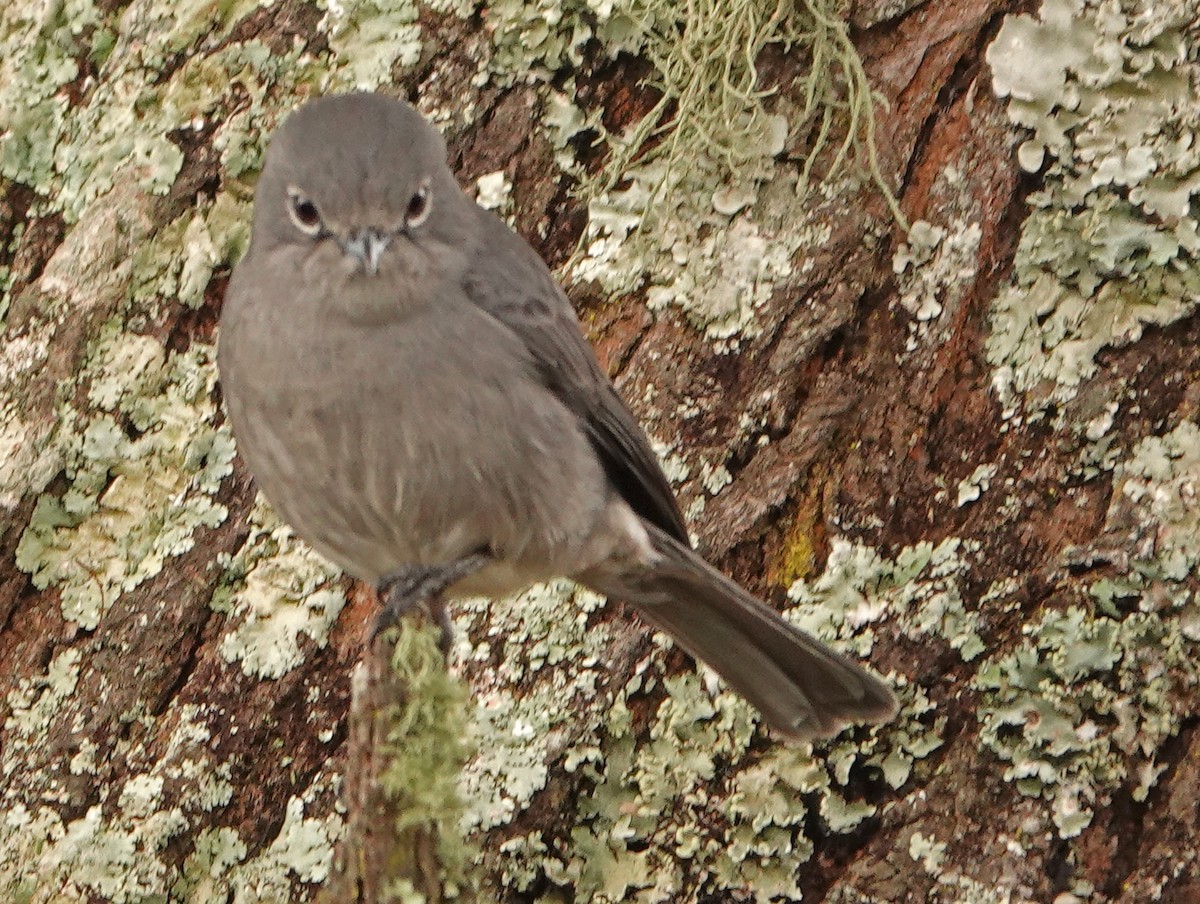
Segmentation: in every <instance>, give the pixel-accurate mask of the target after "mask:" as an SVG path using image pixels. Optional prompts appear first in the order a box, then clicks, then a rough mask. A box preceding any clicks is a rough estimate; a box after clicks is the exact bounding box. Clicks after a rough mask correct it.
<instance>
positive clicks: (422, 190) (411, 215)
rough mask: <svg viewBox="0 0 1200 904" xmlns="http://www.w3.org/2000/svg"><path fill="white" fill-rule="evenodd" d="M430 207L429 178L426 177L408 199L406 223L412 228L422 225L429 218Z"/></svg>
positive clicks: (405, 213) (405, 214) (405, 215)
mask: <svg viewBox="0 0 1200 904" xmlns="http://www.w3.org/2000/svg"><path fill="white" fill-rule="evenodd" d="M429 208H430V198H429V180H428V179H426V180H425V181H424V182H422V183H421V184H420V186H418V188H417V190H416V191H415V192H413V196H412V197H411V198H409V199H408V208H407V209H406V210H405V211H404V225H405V226H407V227H408V228H410V229H412V228H415V227H417V226H420V225H421V224H422V223H424V222H425V221H426V220H427V219H428V218H429Z"/></svg>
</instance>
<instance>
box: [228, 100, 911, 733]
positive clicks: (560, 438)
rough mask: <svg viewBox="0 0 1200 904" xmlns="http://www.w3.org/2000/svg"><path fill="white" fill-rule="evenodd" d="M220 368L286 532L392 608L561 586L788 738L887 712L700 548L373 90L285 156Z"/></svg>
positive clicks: (879, 686)
mask: <svg viewBox="0 0 1200 904" xmlns="http://www.w3.org/2000/svg"><path fill="white" fill-rule="evenodd" d="M217 365H218V371H219V377H220V383H221V386H222V391H223V395H224V401H225V405H226V408H227V411H228V416H229V419H230V422H231V425H232V428H233V433H234V436H235V438H236V442H237V446H238V449H239V452H240V454H241V456H242V458H243V460H244V461H245V463H246V465H247V467H248V469H249V471H250V473H251V475H252V476H253V478H254V480H255V482H256V483H257V485H258V487H259V488H260V489H261V491H262V493H263V495H264V496H265V497H266V499H267V500H268V501H269V502H270V503H271V505H272V506H273V507H274V508H275V509H276V510H277V511H278V512H279V514H280V515H281V516H282V518H283V519H284V520H285V521H286V522H288V523H289V524H290V525H291V526H292V528H293V529H294V530H295V531H296V533H297V534H298V535H299V536H300V537H302V538H303V539H304V540H306V541H307V542H308V543H309V544H310V545H311V546H312V547H313V548H315V549H316V550H317V551H318V552H320V553H322V554H323V555H325V556H326V557H328V558H329V559H330V560H332V561H333V562H334V563H336V564H337V565H338V566H340V567H341V568H342V569H343V570H344V571H345V572H347V573H349V574H351V575H353V576H354V577H356V578H358V579H361V580H363V581H366V582H368V583H370V584H372V585H374V586H375V587H376V588H377V589H378V590H379V592H380V595H381V597H382V598H383V599H384V608H383V612H382V614H381V624H388V623H390V622H391V621H394V620H395V619H396V618H398V617H399V616H400V614H402V613H403V611H404V610H405V609H406V608H407V607H409V606H411V605H412V602H413V600H414V599H417V598H421V597H437V598H438V599H443V600H450V601H453V600H456V599H461V598H464V597H475V596H486V597H492V598H498V597H503V596H508V595H511V594H515V593H517V592H519V591H521V590H523V589H525V588H527V587H529V586H530V585H532V584H534V583H537V582H540V581H545V580H549V579H553V578H558V577H563V576H565V577H568V578H571V579H573V580H574V581H576V582H577V583H579V584H582V585H583V586H586V587H588V588H591V589H592V590H594V591H596V592H598V593H600V594H603V595H605V596H606V597H608V598H610V599H613V600H619V601H623V602H624V603H625V604H626V605H628V606H630V607H632V609H633V610H634V611H635V612H636V613H637V614H638V615H639V616H640V617H641V618H643V619H644V620H645V621H646V622H648V623H649V624H650V625H651V626H653V627H655V628H658V629H661V630H662V631H664V632H666V633H667V634H668V635H670V636H671V637H672V638H673V639H674V641H675V642H676V643H678V644H679V645H680V646H681V647H682V648H683V649H684V650H685V651H687V652H688V653H689V654H690V655H691V656H693V657H694V658H696V659H698V660H700V661H702V662H705V663H707V664H708V665H709V666H710V667H711V668H713V669H714V670H715V671H716V672H717V673H718V674H719V675H720V676H721V677H722V678H723V679H724V681H725V682H727V683H728V685H729V686H731V687H732V688H733V689H734V690H736V691H737V692H738V693H739V694H741V695H742V696H743V697H744V698H745V699H746V700H748V701H749V702H750V704H751V705H753V706H754V707H755V708H756V709H757V710H758V711H759V713H760V714H761V716H762V719H763V720H764V721H765V722H766V724H767V725H768V726H770V727H771V728H772V729H774V730H775V731H776V732H778V734H779V735H780V736H781V737H782V738H784V739H785V740H790V741H808V740H813V739H818V738H822V737H828V736H831V735H833V734H835V733H837V732H838V731H840V730H841V729H842V728H843V727H844V726H846V725H847V724H853V723H878V722H883V721H886V720H888V719H890V718H891V717H892V716H893V715H894V714H895V712H896V708H897V703H896V697H895V695H894V694H893V692H892V690H891V689H890V688H889V687H888V685H887V684H886V683H885V682H884V681H883V680H881V679H880V678H879V677H878V676H876V675H874V674H872V673H871V672H869V671H867V670H866V669H865V668H864V667H863V666H862V665H860V664H858V663H856V662H854V661H853V660H851V659H850V658H848V657H847V656H845V655H843V654H842V653H839V652H837V651H835V650H833V649H832V648H830V647H829V646H828V645H826V644H825V643H823V642H821V641H820V640H818V639H817V638H815V637H813V636H812V635H810V634H808V633H806V632H804V631H803V630H801V629H800V628H798V627H797V626H795V625H793V624H792V623H790V622H789V621H787V620H786V619H784V618H782V617H781V616H780V614H779V613H778V612H776V611H775V610H774V609H773V608H772V607H770V606H769V605H767V604H766V603H764V602H763V601H762V600H760V599H759V598H757V597H756V596H754V595H752V594H751V593H749V592H748V591H747V590H745V589H744V588H742V587H741V586H740V585H739V584H737V583H736V582H734V581H733V580H731V579H730V578H728V577H726V576H725V575H724V574H722V573H721V572H720V571H718V570H717V569H716V568H714V567H713V566H712V565H710V564H709V563H708V562H706V561H705V560H704V558H703V557H702V556H701V555H700V554H699V553H698V552H697V551H696V550H695V549H694V548H693V545H692V543H691V541H690V539H689V535H688V530H687V527H686V524H685V522H684V518H683V515H682V513H681V511H680V508H679V505H678V502H677V501H676V497H675V494H674V492H673V490H672V488H671V485H670V482H669V480H668V478H667V477H666V476H665V474H664V472H663V470H662V467H661V465H660V464H659V462H658V459H657V457H656V455H655V453H654V450H653V448H652V446H651V444H650V441H649V440H648V438H647V436H646V434H645V432H644V431H643V430H642V428H641V427H640V426H639V425H638V422H637V420H636V419H635V417H634V415H633V414H632V413H631V411H630V409H629V408H628V406H627V405H626V404H625V402H624V401H623V400H622V399H621V397H620V395H619V394H618V392H617V390H616V389H615V388H614V386H613V384H612V382H611V381H610V380H609V378H608V375H607V374H606V373H605V371H604V369H603V368H602V367H601V365H600V364H599V362H598V360H597V358H596V356H595V354H594V352H593V351H592V349H591V346H590V345H589V344H588V342H587V340H586V338H585V336H584V334H583V331H582V328H581V326H580V323H579V320H578V318H577V316H576V314H575V311H574V309H573V308H572V306H571V303H570V301H569V299H568V298H567V296H566V294H565V293H564V291H563V290H562V288H561V287H560V286H559V285H558V283H557V282H556V281H555V279H554V277H553V275H552V274H551V272H550V269H549V268H548V267H547V265H546V264H545V262H544V261H543V260H542V259H541V257H540V256H539V255H538V254H537V252H536V251H535V250H534V249H533V248H532V247H531V246H530V245H529V244H528V243H527V242H526V241H525V240H524V239H523V238H521V237H520V236H519V235H518V234H517V233H516V232H515V231H513V230H512V229H511V228H510V227H509V226H508V225H507V224H506V223H505V222H504V221H503V220H501V219H500V218H499V217H497V216H495V215H494V214H493V213H491V212H490V211H487V210H485V209H483V208H482V207H480V206H479V205H478V204H477V203H476V202H475V201H474V200H473V199H472V198H470V197H469V196H468V195H467V194H466V193H465V192H464V191H463V190H462V189H461V187H460V186H459V185H458V183H457V181H456V180H455V177H454V175H453V173H452V172H451V169H450V166H449V163H448V159H447V148H446V144H445V141H444V139H443V137H442V135H441V134H440V133H439V131H438V130H437V129H436V128H435V127H434V126H432V125H431V124H430V123H429V122H428V121H427V120H426V119H425V118H424V117H423V116H422V115H421V114H420V113H419V112H418V111H417V110H416V109H415V108H414V107H413V106H412V105H410V104H408V103H406V102H404V101H402V100H398V99H395V98H391V97H389V96H386V95H384V94H381V93H372V92H358V93H350V94H337V95H330V96H325V97H320V98H317V99H314V100H311V101H308V102H307V103H305V104H303V105H301V106H300V107H299V108H298V109H297V110H295V111H294V112H292V113H291V114H289V115H288V116H287V117H286V119H285V121H284V122H283V124H282V125H281V126H280V127H279V128H278V129H277V130H276V132H275V133H274V135H273V136H272V137H271V139H270V141H269V143H268V148H267V151H266V155H265V162H264V165H263V169H262V172H261V175H260V177H259V180H258V183H257V185H256V187H255V198H254V212H253V221H252V227H251V236H250V242H249V245H248V247H247V250H246V253H245V255H244V256H243V258H242V259H241V260H240V261H239V262H238V263H237V264H236V266H235V267H234V269H233V272H232V274H231V276H230V279H229V283H228V287H227V290H226V293H225V300H224V304H223V307H222V311H221V314H220V323H219V331H218V352H217Z"/></svg>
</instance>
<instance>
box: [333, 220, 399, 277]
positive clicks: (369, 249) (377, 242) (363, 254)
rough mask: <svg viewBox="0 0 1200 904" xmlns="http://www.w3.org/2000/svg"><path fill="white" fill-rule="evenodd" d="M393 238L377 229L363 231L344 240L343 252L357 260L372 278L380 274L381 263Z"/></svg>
mask: <svg viewBox="0 0 1200 904" xmlns="http://www.w3.org/2000/svg"><path fill="white" fill-rule="evenodd" d="M391 241H392V237H391V236H390V235H387V234H386V233H383V232H379V231H377V230H375V229H363V230H361V231H359V232H356V233H354V234H353V235H352V236H350V238H348V239H343V240H342V243H341V244H342V250H343V251H345V252H346V253H347V254H348V255H350V256H351V257H353V258H355V259H356V260H357V261H358V262H359V263H360V264H361V265H362V268H363V269H364V270H366V271H367V273H369V274H370V275H371V276H374V275H375V274H376V273H378V272H379V261H380V259H381V258H382V257H383V252H384V251H385V250H387V246H388V245H389V244H391Z"/></svg>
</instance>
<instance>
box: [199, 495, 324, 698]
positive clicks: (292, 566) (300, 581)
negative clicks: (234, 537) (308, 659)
mask: <svg viewBox="0 0 1200 904" xmlns="http://www.w3.org/2000/svg"><path fill="white" fill-rule="evenodd" d="M248 520H249V523H250V535H249V536H248V537H247V538H246V542H245V543H243V544H242V546H241V547H240V548H239V549H238V551H237V553H236V554H235V555H233V556H231V557H229V559H228V560H227V561H226V562H225V563H224V564H225V567H226V573H227V576H226V579H225V581H224V582H223V583H222V585H221V586H220V587H219V588H218V589H217V590H216V592H215V593H214V594H213V599H212V607H213V608H214V609H215V610H217V611H218V612H223V613H226V614H228V615H229V616H230V622H231V625H232V627H231V628H230V629H229V631H227V632H226V634H225V636H224V637H222V638H221V641H220V644H219V649H220V652H221V655H222V656H224V657H225V659H226V660H227V661H229V662H236V663H237V664H238V665H239V666H240V667H241V669H242V671H243V672H245V673H246V674H247V675H255V676H258V677H260V678H278V677H280V676H281V675H284V674H286V673H287V672H289V671H291V670H292V669H294V668H296V667H297V666H298V665H300V664H301V663H302V662H303V661H304V649H303V646H302V643H301V639H302V637H303V638H305V639H307V641H308V642H309V643H311V644H313V645H315V646H316V647H318V648H320V647H324V646H325V644H326V643H328V641H329V631H330V629H331V628H332V627H333V624H334V622H335V621H337V617H338V615H339V613H341V611H342V607H343V606H344V605H345V603H346V595H345V592H344V591H343V590H342V588H341V585H340V582H339V576H340V572H339V571H338V569H337V568H336V567H335V566H333V565H332V564H330V563H329V562H328V561H327V560H326V559H324V558H322V557H321V556H319V555H318V554H317V553H315V552H313V551H312V550H311V549H310V548H309V547H308V546H307V545H305V544H304V543H303V542H301V541H300V540H299V539H298V538H297V537H296V536H295V535H294V534H293V533H292V530H291V528H289V527H288V526H287V525H285V524H283V523H282V522H281V521H280V520H279V518H278V516H276V515H275V513H274V511H273V510H271V509H270V508H269V506H267V504H266V503H265V502H264V501H263V500H262V498H261V497H260V498H259V499H258V500H257V501H256V504H255V506H254V508H253V510H252V511H251V512H250V517H249V519H248Z"/></svg>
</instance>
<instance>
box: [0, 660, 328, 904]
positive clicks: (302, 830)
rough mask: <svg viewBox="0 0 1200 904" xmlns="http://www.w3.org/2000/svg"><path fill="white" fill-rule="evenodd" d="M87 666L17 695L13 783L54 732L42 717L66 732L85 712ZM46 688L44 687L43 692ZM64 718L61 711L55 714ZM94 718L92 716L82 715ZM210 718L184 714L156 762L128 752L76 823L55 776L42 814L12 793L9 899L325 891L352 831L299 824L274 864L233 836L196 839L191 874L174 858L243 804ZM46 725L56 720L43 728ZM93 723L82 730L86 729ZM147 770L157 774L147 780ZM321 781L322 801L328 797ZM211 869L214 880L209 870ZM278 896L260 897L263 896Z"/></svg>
mask: <svg viewBox="0 0 1200 904" xmlns="http://www.w3.org/2000/svg"><path fill="white" fill-rule="evenodd" d="M79 658H80V657H79V655H78V652H77V651H74V650H70V651H66V652H64V653H63V654H61V655H60V656H59V657H57V658H56V660H55V662H53V663H52V664H51V666H50V669H49V670H48V672H47V675H46V677H45V679H43V680H41V681H39V682H35V683H29V684H28V685H27V686H26V687H24V688H23V689H22V690H20V691H19V693H18V696H19V697H20V699H17V698H16V697H14V696H12V695H10V698H9V701H8V702H9V705H10V706H13V708H14V716H13V718H12V719H10V724H9V725H7V726H6V728H7V729H8V730H9V731H10V734H9V735H8V737H9V739H10V741H11V742H12V743H10V744H8V745H6V747H5V750H4V752H3V755H2V756H3V768H4V773H5V774H6V775H12V774H13V771H14V770H15V769H19V768H28V766H29V764H30V763H32V762H36V761H37V758H38V752H37V751H36V750H34V749H31V748H29V746H28V743H29V741H30V740H35V739H36V740H37V742H38V743H41V739H42V738H44V732H45V731H46V730H47V728H48V727H49V722H45V724H35V723H37V722H39V719H38V718H36V717H35V716H34V714H35V713H36V712H38V711H41V712H43V714H44V716H45V719H51V718H52V719H54V720H55V721H56V723H57V724H59V725H61V724H62V721H61V720H62V719H63V718H64V714H66V715H70V713H71V710H72V708H73V707H74V706H75V704H74V702H73V698H72V697H71V696H70V691H71V689H72V688H73V686H74V684H75V682H76V681H77V680H78V670H79ZM34 684H36V685H37V687H36V688H35V687H34ZM50 710H52V712H50ZM78 715H82V714H78ZM206 718H207V716H206V714H205V712H204V711H203V710H202V709H201V708H199V707H197V706H184V707H179V708H178V709H177V710H175V711H174V713H173V714H172V715H170V716H168V717H167V720H168V721H170V722H173V728H172V729H171V732H170V736H169V738H168V739H167V743H166V745H165V747H164V748H163V749H161V750H157V751H156V752H155V754H153V756H150V755H149V751H148V750H147V749H146V748H144V747H143V746H142V745H141V744H134V745H126V746H125V747H124V748H123V750H122V752H123V754H124V759H125V765H126V767H127V769H128V771H127V772H126V773H125V774H123V775H122V776H121V778H120V779H119V780H117V781H116V782H113V783H111V784H110V783H108V782H104V783H102V784H100V785H99V786H98V787H97V788H96V793H97V795H98V797H99V798H100V800H101V803H100V804H96V805H93V806H90V807H89V808H88V809H87V810H86V811H85V812H84V813H83V814H82V815H81V816H79V817H78V818H76V819H73V820H70V821H69V822H64V821H63V819H62V818H61V816H60V815H59V813H58V811H57V809H56V807H55V806H53V805H52V804H53V803H54V802H55V799H56V797H57V796H58V794H60V793H61V792H60V791H56V777H55V774H54V770H53V769H49V768H48V769H45V770H43V771H40V772H39V773H38V776H37V779H36V782H35V783H36V784H37V785H38V786H39V787H40V789H41V800H42V803H41V804H40V805H38V806H37V807H33V806H31V805H29V804H27V803H26V802H24V801H23V800H21V799H20V797H19V796H18V795H19V790H18V789H17V788H15V787H12V786H9V787H8V788H7V789H6V790H5V792H4V811H5V813H6V816H5V818H4V820H3V821H0V849H3V850H4V851H5V852H6V856H5V857H4V858H2V859H0V898H3V900H6V901H8V900H27V901H37V902H43V901H44V902H49V901H55V902H58V901H70V900H80V901H83V900H90V899H91V898H93V897H95V896H99V897H102V898H103V899H104V900H106V901H113V902H142V901H147V900H160V901H164V900H167V896H168V893H170V894H171V896H172V897H171V900H180V901H183V900H193V901H200V900H208V899H211V898H205V894H208V893H211V894H212V895H213V896H216V895H217V893H218V891H222V892H224V893H228V892H229V891H230V890H232V889H238V890H239V893H241V894H245V895H247V897H245V898H244V899H245V900H261V901H264V902H266V901H271V902H278V901H282V900H286V899H287V897H288V894H289V891H290V883H291V878H290V877H295V878H296V879H297V880H299V881H301V882H309V883H313V882H319V881H321V879H323V878H324V876H325V875H326V874H327V871H328V864H329V859H330V857H331V855H332V843H333V841H334V840H335V839H336V837H337V834H338V832H340V820H339V819H338V818H337V817H335V816H331V817H327V818H325V819H320V820H296V819H293V818H292V816H293V814H292V812H291V811H292V810H293V809H296V807H292V808H290V809H289V818H288V819H287V820H285V823H284V826H283V829H282V830H281V832H280V834H279V835H278V836H277V837H276V839H275V840H274V841H273V842H272V843H271V845H269V847H268V848H267V849H266V850H265V851H264V853H263V854H262V855H260V856H259V857H257V858H255V860H253V861H250V862H245V860H246V853H247V848H246V846H245V844H244V843H242V842H241V841H240V839H238V837H237V834H236V832H234V831H233V830H232V829H216V830H207V833H206V834H202V835H201V836H200V837H198V838H197V840H196V847H195V849H194V852H193V854H192V855H191V857H189V859H188V861H187V863H185V865H184V869H183V872H182V874H180V873H179V872H178V870H177V868H176V867H175V866H174V864H173V862H172V860H171V859H170V856H169V853H168V845H169V844H179V843H180V839H181V838H182V837H183V836H185V834H186V833H187V832H188V830H189V828H190V827H191V826H192V825H193V824H194V822H195V821H196V820H197V819H198V818H200V817H202V816H205V815H207V814H209V813H211V812H213V811H219V810H220V809H222V808H224V807H225V806H227V805H228V804H229V802H230V801H231V800H232V796H233V791H234V787H233V784H232V783H231V781H230V773H231V769H230V767H229V765H228V764H224V763H216V762H214V761H213V759H212V754H211V750H210V747H209V742H210V734H209V730H208V727H207V725H206V724H205V721H204V720H205V719H206ZM41 721H45V720H41ZM82 727H83V726H82V723H80V724H78V725H77V727H76V728H75V729H74V730H76V731H79V730H82ZM139 764H145V771H141V767H140V766H139ZM322 789H323V786H322V782H321V781H320V780H318V781H317V782H315V783H314V784H313V785H312V786H311V787H310V789H309V793H310V794H317V793H321V792H322ZM199 863H203V869H202V870H199V869H197V864H199ZM266 887H269V888H270V890H271V894H269V895H266V896H261V895H260V896H258V897H255V896H254V894H253V891H254V889H256V888H260V889H261V888H266Z"/></svg>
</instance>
